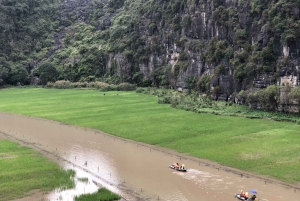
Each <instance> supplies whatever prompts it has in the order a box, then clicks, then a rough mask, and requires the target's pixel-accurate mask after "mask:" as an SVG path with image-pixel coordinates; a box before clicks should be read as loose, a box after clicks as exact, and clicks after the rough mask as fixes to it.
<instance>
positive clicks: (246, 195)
mask: <svg viewBox="0 0 300 201" xmlns="http://www.w3.org/2000/svg"><path fill="white" fill-rule="evenodd" d="M244 198H245V200H248V198H249V196H248V192H246V193H245V197H244Z"/></svg>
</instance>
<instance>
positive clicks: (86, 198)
mask: <svg viewBox="0 0 300 201" xmlns="http://www.w3.org/2000/svg"><path fill="white" fill-rule="evenodd" d="M119 199H120V196H118V195H117V194H114V193H112V192H110V191H109V190H107V189H105V188H100V189H99V190H98V191H97V192H95V193H89V194H84V195H80V196H76V197H75V201H91V200H97V201H112V200H119Z"/></svg>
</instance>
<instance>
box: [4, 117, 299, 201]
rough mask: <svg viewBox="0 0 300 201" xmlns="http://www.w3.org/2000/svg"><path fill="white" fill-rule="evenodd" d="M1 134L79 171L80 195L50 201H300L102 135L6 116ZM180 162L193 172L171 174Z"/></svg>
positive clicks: (283, 191) (256, 179)
mask: <svg viewBox="0 0 300 201" xmlns="http://www.w3.org/2000/svg"><path fill="white" fill-rule="evenodd" d="M0 132H1V133H2V134H0V137H1V138H6V139H10V140H14V141H18V142H19V143H21V144H24V145H27V146H29V147H32V148H34V149H36V150H38V151H40V152H41V153H43V154H44V155H46V156H49V158H52V159H54V160H55V161H56V162H58V163H59V164H60V165H61V166H63V167H64V168H66V169H73V170H75V171H76V175H77V177H76V188H75V189H71V190H66V191H59V190H55V191H53V192H51V193H50V194H48V195H45V196H44V199H46V200H51V201H52V200H66V201H67V200H70V201H71V200H73V198H74V196H75V195H80V194H82V193H92V192H95V191H96V190H97V189H98V186H104V187H106V188H108V189H110V190H111V191H113V192H115V193H117V194H119V195H121V196H122V197H123V200H179V201H199V200H201V201H215V200H225V201H227V200H228V201H230V200H237V199H236V198H234V194H235V193H238V192H239V191H240V190H242V189H243V190H245V191H247V190H249V189H255V190H257V191H258V197H259V198H260V200H264V201H287V200H299V195H300V191H299V190H298V189H296V188H294V187H293V186H291V185H288V184H284V183H281V182H276V181H274V180H271V179H268V178H267V177H263V176H260V175H253V174H250V173H245V172H241V171H238V170H234V169H232V168H228V167H223V166H220V165H218V164H217V163H212V162H209V161H204V160H201V159H196V158H194V157H189V156H186V155H184V154H178V153H176V152H175V151H173V150H167V149H163V148H160V147H156V146H150V145H147V144H143V143H138V142H134V141H130V140H126V139H122V138H118V137H115V136H111V135H109V134H105V133H102V132H101V131H96V130H92V129H85V128H80V127H75V126H71V125H66V124H61V123H59V122H55V121H49V120H44V119H38V118H31V117H24V116H21V115H11V114H6V113H0ZM220 154H221V153H220ZM174 162H178V163H180V164H182V163H184V164H185V166H186V168H187V169H188V171H187V172H186V173H183V172H178V171H174V170H172V169H170V168H169V165H170V164H172V163H174ZM242 174H243V175H242ZM80 178H88V182H82V181H80Z"/></svg>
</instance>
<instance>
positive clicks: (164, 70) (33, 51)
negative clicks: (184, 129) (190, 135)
mask: <svg viewBox="0 0 300 201" xmlns="http://www.w3.org/2000/svg"><path fill="white" fill-rule="evenodd" d="M37 2H39V3H37ZM0 5H1V6H0V15H1V18H0V19H1V25H0V26H1V30H0V34H1V36H2V37H1V41H0V42H1V46H2V47H5V48H1V50H0V59H1V60H0V62H1V64H2V66H6V67H2V69H4V70H2V71H3V72H6V73H2V74H0V76H1V80H2V84H3V83H5V82H6V83H15V82H16V79H12V77H10V76H12V75H15V77H16V75H18V71H16V70H15V69H23V68H25V69H26V72H27V73H28V74H29V75H30V76H31V78H40V77H39V76H40V75H41V73H34V71H35V69H37V68H39V66H41V65H42V64H43V63H51V64H52V65H53V66H54V67H55V69H56V71H57V73H56V74H51V75H55V79H54V80H57V79H64V80H70V81H94V80H105V79H110V81H115V82H131V83H136V84H138V85H139V86H150V85H154V86H165V87H173V88H176V87H183V88H193V89H196V90H198V91H202V92H208V93H210V95H211V97H212V98H213V99H216V100H228V99H230V98H231V97H232V96H233V95H234V94H237V93H239V92H240V91H241V90H247V89H250V88H257V89H258V88H266V87H267V86H269V85H272V84H277V85H282V84H284V83H285V84H286V83H289V85H291V86H297V85H298V84H299V45H300V44H299V41H300V40H299V37H300V21H299V18H300V1H299V0H135V1H131V0H61V1H60V2H59V1H57V0H44V1H37V0H19V1H16V0H3V1H1V2H0ZM21 8H22V9H21ZM39 9H40V10H41V11H40V10H39ZM50 10H51V12H50ZM43 11H45V12H43ZM34 14H35V15H34ZM33 15H34V16H35V19H32V16H33ZM32 20H34V21H32ZM47 25H49V26H47ZM50 25H51V26H50ZM41 26H42V27H43V28H41ZM32 27H35V28H32ZM7 33H9V34H7ZM45 41H47V42H45ZM28 44H31V45H30V46H28ZM25 45H26V47H27V48H21V47H23V46H25ZM20 46H21V47H20ZM20 65H21V66H20ZM15 71H16V72H15ZM12 72H14V73H12ZM44 79H46V78H45V76H44ZM47 79H49V80H50V81H53V79H50V78H47ZM38 80H39V79H37V81H38ZM35 81H36V79H32V82H35ZM46 81H47V80H46Z"/></svg>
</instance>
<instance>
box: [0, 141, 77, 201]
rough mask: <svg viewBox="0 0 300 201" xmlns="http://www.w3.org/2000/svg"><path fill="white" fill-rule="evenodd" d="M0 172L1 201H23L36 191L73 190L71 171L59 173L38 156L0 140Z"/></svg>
mask: <svg viewBox="0 0 300 201" xmlns="http://www.w3.org/2000/svg"><path fill="white" fill-rule="evenodd" d="M0 169H1V171H0V181H1V182H0V200H1V201H6V200H11V199H15V198H20V197H24V196H26V195H28V193H29V192H30V191H31V190H36V189H39V190H41V191H42V192H48V191H51V190H54V189H55V188H61V189H67V188H73V187H74V180H73V177H74V175H75V172H74V171H72V170H62V169H61V168H60V167H59V165H58V164H56V163H54V162H51V161H49V160H48V159H46V158H44V157H43V156H42V155H41V154H40V153H38V152H35V151H33V150H31V149H29V148H27V147H22V146H20V145H19V144H17V143H13V142H9V141H7V140H0Z"/></svg>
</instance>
